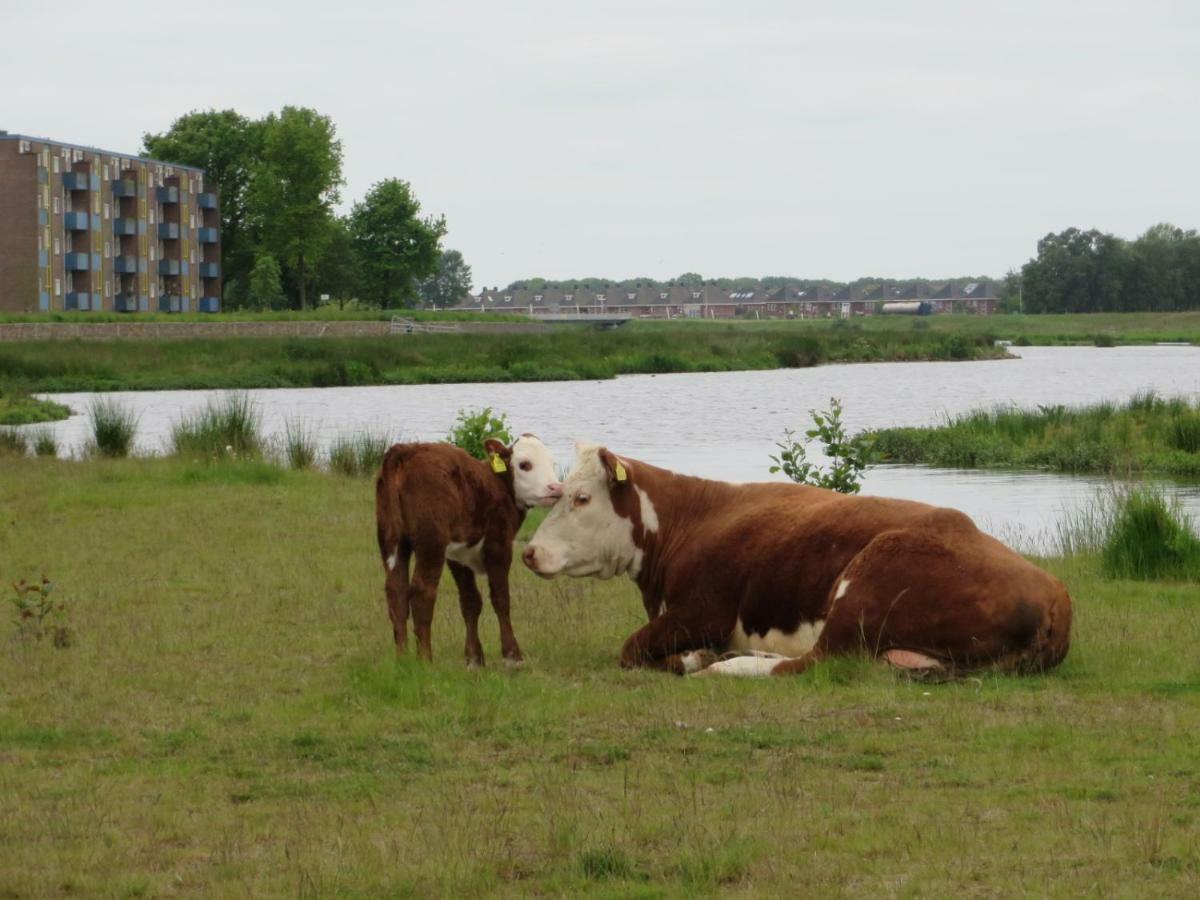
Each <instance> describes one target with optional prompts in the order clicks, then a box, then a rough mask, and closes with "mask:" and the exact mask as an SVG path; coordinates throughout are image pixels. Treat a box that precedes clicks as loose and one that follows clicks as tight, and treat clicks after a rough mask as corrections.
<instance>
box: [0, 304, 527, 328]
mask: <svg viewBox="0 0 1200 900" xmlns="http://www.w3.org/2000/svg"><path fill="white" fill-rule="evenodd" d="M393 316H403V317H405V318H408V319H417V320H418V321H437V322H479V321H483V322H523V321H525V320H526V317H525V316H514V315H509V314H500V313H486V314H485V313H471V312H461V313H460V312H436V311H432V310H421V309H338V308H337V307H336V306H322V307H321V308H320V309H310V310H298V309H272V310H265V311H261V312H260V311H254V310H235V311H233V312H223V313H219V314H216V315H214V314H212V313H198V312H194V313H153V312H145V313H115V312H52V313H6V312H0V325H5V324H19V323H23V322H69V323H72V324H76V325H86V324H88V323H95V322H120V323H122V324H135V323H137V322H168V323H169V322H208V323H210V324H213V323H220V322H388V321H391V319H392V317H393Z"/></svg>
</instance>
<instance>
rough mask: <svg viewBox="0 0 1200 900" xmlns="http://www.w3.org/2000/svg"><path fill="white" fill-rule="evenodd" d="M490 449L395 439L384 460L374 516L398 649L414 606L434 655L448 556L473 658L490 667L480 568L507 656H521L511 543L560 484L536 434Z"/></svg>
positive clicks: (418, 627) (421, 651) (517, 659)
mask: <svg viewBox="0 0 1200 900" xmlns="http://www.w3.org/2000/svg"><path fill="white" fill-rule="evenodd" d="M484 446H485V449H486V451H487V455H488V459H487V460H486V461H485V460H479V459H475V458H474V457H472V456H471V455H470V454H469V453H467V452H466V451H464V450H460V449H459V448H458V447H455V446H452V445H450V444H395V445H393V446H392V447H391V448H390V449H389V450H388V451H387V453H386V454H385V455H384V457H383V464H382V465H381V466H380V469H379V474H378V476H377V477H376V479H375V519H376V526H377V532H378V538H379V554H380V556H381V557H382V559H383V567H384V570H385V571H386V573H387V576H386V581H385V584H384V590H385V593H386V595H387V605H388V614H389V616H390V617H391V620H392V633H393V636H394V638H395V641H396V652H397V653H403V652H404V651H405V649H406V647H407V644H408V618H409V614H410V611H411V615H412V621H413V631H414V632H415V633H416V636H417V654H418V656H420V657H421V658H423V659H425V660H430V659H432V658H433V647H432V645H431V643H430V624H431V622H432V620H433V607H434V603H435V601H436V600H437V587H438V582H439V581H440V580H441V577H442V566H443V564H444V563H448V564H449V566H450V574H451V575H453V576H454V583H455V585H456V586H457V587H458V598H459V603H460V605H461V607H462V615H463V620H464V621H465V622H466V626H467V639H466V645H465V650H464V655H465V657H466V660H467V664H468V665H473V666H474V665H483V645H482V644H481V643H480V642H479V614H480V611H481V610H482V609H483V599H482V598H481V597H480V595H479V588H478V587H477V586H476V584H475V576H476V575H486V576H487V580H488V589H489V593H490V594H491V599H492V608H493V609H494V610H495V612H496V618H497V619H498V620H499V622H500V648H501V653H502V654H503V656H504V659H505V661H506V662H508V663H512V664H520V663H521V662H522V661H523V659H524V657H523V656H522V655H521V648H520V646H519V645H518V644H517V638H516V636H515V635H514V634H513V629H512V622H511V620H510V619H509V594H508V570H509V566H510V565H511V563H512V542H513V538H514V537H515V536H516V533H517V531H518V529H520V527H521V523H522V522H524V521H525V513H526V512H527V511H528V510H529V508H530V507H532V506H549V505H552V504H553V503H554V502H555V501H556V500H557V499H558V498H559V497H560V496H561V495H562V484H561V483H560V482H559V480H558V477H557V475H556V473H555V471H554V458H553V457H552V456H551V455H550V451H549V450H547V449H546V446H545V444H543V443H542V442H541V440H539V439H538V438H537V436H536V435H532V434H523V435H521V436H520V437H519V438H517V440H516V441H514V442H513V445H512V446H511V447H506V446H505V445H504V444H503V442H501V441H498V440H495V439H489V440H487V441H486V442H485V445H484ZM414 556H415V557H416V560H415V562H414V563H413V565H412V578H411V581H410V580H409V563H410V560H411V559H412V557H414Z"/></svg>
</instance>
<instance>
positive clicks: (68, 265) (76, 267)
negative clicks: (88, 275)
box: [63, 253, 91, 272]
mask: <svg viewBox="0 0 1200 900" xmlns="http://www.w3.org/2000/svg"><path fill="white" fill-rule="evenodd" d="M63 268H64V269H66V270H67V271H68V272H86V271H87V270H88V269H89V268H91V257H90V256H89V255H88V254H86V253H64V254H63Z"/></svg>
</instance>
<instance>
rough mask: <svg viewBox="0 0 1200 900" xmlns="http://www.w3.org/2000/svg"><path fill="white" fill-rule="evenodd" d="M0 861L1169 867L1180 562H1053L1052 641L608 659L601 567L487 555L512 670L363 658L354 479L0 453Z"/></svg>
mask: <svg viewBox="0 0 1200 900" xmlns="http://www.w3.org/2000/svg"><path fill="white" fill-rule="evenodd" d="M0 510H3V527H2V528H0V576H2V577H3V579H4V580H5V583H7V582H9V581H14V580H16V579H17V578H22V577H23V578H28V579H31V580H32V579H37V578H39V577H40V576H41V575H42V574H43V573H44V574H45V575H46V576H48V577H49V578H50V579H52V580H53V582H54V583H55V585H56V590H55V593H54V595H53V596H55V597H57V598H60V599H61V600H63V601H65V602H66V603H67V605H68V610H67V622H68V623H69V625H70V626H71V628H72V629H73V631H74V642H73V645H72V646H70V647H67V648H65V649H59V648H55V647H54V646H52V645H50V643H49V642H47V641H41V642H36V641H31V640H18V639H17V638H16V637H15V635H16V625H15V623H14V622H12V621H10V620H7V619H5V620H0V682H2V683H3V686H4V687H3V690H2V691H0V805H2V808H0V896H38V897H41V896H56V895H68V894H71V895H89V896H91V895H101V896H275V895H283V894H286V895H299V896H312V897H328V896H413V897H427V896H448V897H449V896H470V895H475V896H478V895H483V894H502V895H513V896H515V895H527V894H552V895H564V896H580V895H589V894H590V895H599V896H643V897H655V896H695V895H706V894H714V893H717V892H723V893H734V894H739V895H743V896H771V895H774V896H779V895H797V894H800V895H815V896H819V895H852V896H862V895H902V896H918V895H920V896H927V895H939V894H959V895H966V896H996V895H1016V894H1037V895H1052V896H1064V897H1066V896H1071V897H1075V896H1081V895H1088V896H1092V895H1095V896H1131V897H1132V896H1178V897H1191V896H1196V894H1197V892H1200V849H1198V846H1197V842H1196V840H1195V836H1196V833H1197V831H1198V829H1200V752H1197V745H1196V735H1197V734H1198V733H1200V656H1198V655H1197V653H1196V647H1197V645H1198V644H1200V615H1197V612H1198V611H1200V610H1198V607H1197V604H1198V603H1200V599H1198V598H1197V596H1196V591H1195V586H1194V585H1193V586H1182V585H1172V584H1167V583H1149V584H1144V583H1131V582H1108V581H1104V580H1103V579H1101V578H1100V577H1099V576H1098V574H1097V572H1098V568H1097V565H1096V561H1095V560H1093V559H1090V558H1076V559H1073V560H1070V561H1058V562H1052V563H1051V564H1050V565H1051V568H1053V569H1054V570H1055V571H1056V572H1057V573H1058V574H1059V575H1060V576H1061V577H1063V578H1065V579H1066V581H1067V583H1068V585H1069V587H1070V588H1071V590H1072V594H1073V596H1074V598H1075V602H1076V631H1075V643H1074V648H1073V649H1072V651H1071V655H1070V656H1069V658H1068V660H1067V662H1066V664H1065V665H1064V666H1063V667H1062V668H1061V669H1060V670H1059V671H1057V672H1055V673H1052V674H1048V675H1045V676H1040V677H1032V678H1024V679H1016V678H1003V677H994V676H984V677H980V678H973V679H968V680H965V681H962V682H956V683H949V684H922V683H918V682H912V681H908V680H906V679H904V678H902V677H898V676H897V675H895V674H893V673H891V672H889V671H886V670H884V669H883V668H881V667H879V666H876V665H873V664H870V663H865V662H861V661H857V660H849V661H843V662H840V663H838V664H830V665H823V666H821V667H818V668H817V669H816V670H815V671H813V672H811V673H809V674H808V675H807V676H805V677H802V678H799V679H795V680H772V681H737V680H720V679H700V680H684V679H677V678H673V677H670V676H664V675H661V674H654V673H649V672H625V671H622V670H620V669H619V668H618V667H617V666H616V663H615V657H616V653H617V650H618V648H619V646H620V642H621V640H622V639H623V638H624V636H625V635H626V634H627V633H628V632H630V631H631V630H632V629H634V628H635V627H637V626H638V625H639V624H640V621H641V619H642V612H641V605H640V602H639V600H638V599H637V598H636V596H635V593H634V591H633V589H632V587H631V586H630V585H629V583H628V582H626V581H621V582H611V583H600V582H593V581H563V582H549V583H547V582H541V581H538V580H536V579H534V578H533V577H532V576H529V575H528V574H527V573H525V572H524V571H523V570H521V569H520V568H518V569H516V570H514V573H513V582H514V602H513V607H514V621H515V625H516V628H517V634H518V637H519V638H520V640H521V642H522V645H523V647H524V649H525V652H526V655H527V657H528V658H529V663H528V665H527V667H526V668H525V669H524V670H521V671H509V670H506V669H505V668H503V667H502V666H498V665H495V659H496V656H497V638H496V629H495V624H494V620H493V619H492V618H491V616H490V613H489V612H488V611H486V610H485V613H484V624H485V626H486V628H485V632H484V643H485V648H486V650H487V651H488V653H489V654H490V656H489V660H490V661H491V662H492V663H493V665H492V666H490V667H489V668H487V669H486V670H484V671H480V672H469V671H465V670H464V669H463V667H462V664H461V662H460V656H461V647H462V638H463V629H462V625H461V620H460V618H459V614H458V609H457V602H456V598H455V596H454V593H453V590H452V588H451V587H450V586H449V585H444V586H443V590H442V595H441V601H440V603H439V607H438V613H437V618H436V621H435V625H434V651H435V663H434V665H433V666H431V667H424V666H420V665H416V664H414V662H413V661H412V660H411V659H404V660H400V661H396V660H395V659H394V658H393V652H392V648H391V645H390V642H391V636H390V628H389V626H388V624H387V617H386V613H385V610H384V605H383V596H382V577H381V566H380V564H379V561H378V558H377V556H376V551H375V548H374V546H373V543H374V534H373V531H374V523H373V497H372V486H371V484H370V482H369V481H368V480H366V479H349V478H341V477H336V476H330V475H326V474H322V473H319V472H301V473H295V472H285V471H282V470H279V469H275V468H272V467H270V466H266V465H263V464H259V463H244V464H225V465H210V466H202V465H197V464H187V463H182V462H178V461H173V460H149V461H148V460H119V461H96V462H90V463H87V464H76V463H68V462H61V461H54V460H35V459H27V460H9V459H6V460H5V461H4V462H3V464H2V465H0Z"/></svg>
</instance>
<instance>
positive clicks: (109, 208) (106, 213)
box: [104, 203, 112, 219]
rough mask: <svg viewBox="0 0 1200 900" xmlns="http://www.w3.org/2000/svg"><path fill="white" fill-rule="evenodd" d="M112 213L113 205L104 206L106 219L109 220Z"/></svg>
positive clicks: (106, 204)
mask: <svg viewBox="0 0 1200 900" xmlns="http://www.w3.org/2000/svg"><path fill="white" fill-rule="evenodd" d="M111 212H112V204H111V203H105V204H104V218H106V219H107V218H108V217H109V214H110V213H111Z"/></svg>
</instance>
